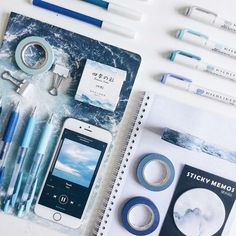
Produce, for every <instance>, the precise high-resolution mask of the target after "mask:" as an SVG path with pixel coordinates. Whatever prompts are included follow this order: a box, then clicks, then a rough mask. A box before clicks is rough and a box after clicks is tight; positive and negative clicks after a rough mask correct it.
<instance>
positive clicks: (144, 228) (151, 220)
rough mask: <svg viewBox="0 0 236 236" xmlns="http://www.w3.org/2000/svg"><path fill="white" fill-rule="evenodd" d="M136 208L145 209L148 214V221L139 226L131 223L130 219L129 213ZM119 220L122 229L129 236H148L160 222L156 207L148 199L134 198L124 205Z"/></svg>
mask: <svg viewBox="0 0 236 236" xmlns="http://www.w3.org/2000/svg"><path fill="white" fill-rule="evenodd" d="M138 206H141V207H145V208H146V210H147V211H148V213H149V217H148V221H147V222H145V223H144V224H143V225H140V226H139V225H138V224H136V223H135V222H133V221H134V220H133V219H131V211H132V210H134V209H135V207H138ZM121 220H122V223H123V226H124V228H125V229H126V230H128V231H129V232H130V233H131V234H134V235H148V234H150V233H152V232H154V231H155V230H156V228H157V227H158V225H159V222H160V214H159V211H158V209H157V207H156V205H155V204H154V203H153V202H152V201H151V200H150V199H148V198H145V197H134V198H131V199H130V200H129V201H128V202H126V203H125V205H124V207H123V209H122V212H121ZM144 220H145V219H144Z"/></svg>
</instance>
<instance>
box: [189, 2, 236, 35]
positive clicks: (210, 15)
mask: <svg viewBox="0 0 236 236" xmlns="http://www.w3.org/2000/svg"><path fill="white" fill-rule="evenodd" d="M185 15H186V16H188V17H191V18H193V19H195V20H198V21H201V22H203V23H207V24H211V25H214V26H215V27H217V28H221V29H225V30H227V31H230V32H234V33H236V24H235V23H233V22H231V21H229V20H226V19H223V18H221V17H219V16H218V14H217V13H215V12H213V11H210V10H207V9H204V8H202V7H198V6H192V7H188V8H187V9H186V12H185Z"/></svg>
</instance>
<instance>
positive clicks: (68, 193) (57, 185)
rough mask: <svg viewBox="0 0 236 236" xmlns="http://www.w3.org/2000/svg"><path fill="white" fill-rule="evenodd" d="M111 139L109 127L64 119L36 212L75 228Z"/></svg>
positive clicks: (78, 223) (79, 220)
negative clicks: (104, 127) (107, 128)
mask: <svg viewBox="0 0 236 236" xmlns="http://www.w3.org/2000/svg"><path fill="white" fill-rule="evenodd" d="M111 141H112V135H111V133H110V132H109V131H107V130H105V129H102V128H99V127H96V126H93V125H90V124H88V123H85V122H82V121H79V120H76V119H72V118H69V119H67V120H66V121H65V123H64V126H63V128H62V132H61V134H60V137H59V140H58V143H57V145H56V149H55V151H54V154H53V158H52V162H51V164H50V167H49V169H48V172H47V175H46V178H45V180H44V183H43V187H42V189H41V191H40V194H39V198H38V200H37V203H36V206H35V213H36V214H37V215H39V216H41V217H43V218H46V219H49V220H52V221H54V222H57V223H60V224H62V225H65V226H68V227H71V228H78V227H79V226H80V224H81V221H82V220H83V217H84V212H85V210H86V206H87V202H88V200H89V196H90V193H91V191H92V189H93V185H94V182H95V179H96V176H97V174H98V170H99V167H100V165H101V162H102V159H103V157H104V156H105V155H106V152H107V150H108V147H109V145H110V143H111Z"/></svg>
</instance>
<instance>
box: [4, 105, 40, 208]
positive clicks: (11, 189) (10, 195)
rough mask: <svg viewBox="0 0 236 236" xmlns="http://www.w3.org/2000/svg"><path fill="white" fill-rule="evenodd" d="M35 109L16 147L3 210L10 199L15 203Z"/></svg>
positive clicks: (33, 126) (29, 141)
mask: <svg viewBox="0 0 236 236" xmlns="http://www.w3.org/2000/svg"><path fill="white" fill-rule="evenodd" d="M35 110H36V107H35V108H34V109H33V111H32V113H31V115H30V117H29V119H28V121H27V124H26V128H25V131H24V135H23V139H22V142H21V145H20V147H19V149H18V153H17V157H16V164H15V167H14V170H13V173H12V175H11V180H10V183H9V185H8V188H7V191H6V196H5V199H4V202H3V207H4V208H3V210H4V212H8V210H9V205H10V202H11V201H12V202H13V203H14V204H15V201H16V197H17V195H18V191H17V190H18V189H19V187H18V186H20V185H21V182H22V178H23V172H22V169H23V164H24V160H25V157H26V155H27V153H28V150H29V146H30V143H31V140H32V137H33V134H34V128H35V124H36V119H35ZM14 204H13V206H14Z"/></svg>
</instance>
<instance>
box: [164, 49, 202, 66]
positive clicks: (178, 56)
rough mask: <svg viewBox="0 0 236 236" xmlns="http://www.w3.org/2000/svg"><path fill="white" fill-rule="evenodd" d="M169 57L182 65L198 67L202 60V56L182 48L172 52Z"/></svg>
mask: <svg viewBox="0 0 236 236" xmlns="http://www.w3.org/2000/svg"><path fill="white" fill-rule="evenodd" d="M168 58H169V60H171V61H175V62H177V63H179V64H181V65H185V66H188V67H189V66H190V67H192V68H197V67H198V66H199V62H200V61H201V58H200V57H198V56H195V55H193V54H191V53H188V52H184V51H180V50H177V51H172V52H170V53H169V55H168Z"/></svg>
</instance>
